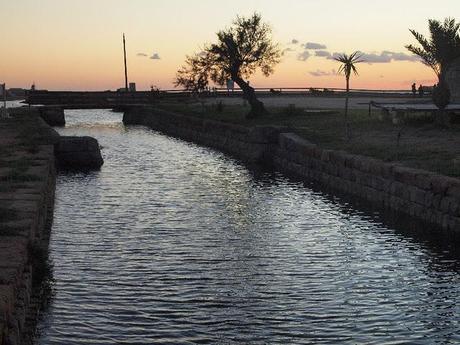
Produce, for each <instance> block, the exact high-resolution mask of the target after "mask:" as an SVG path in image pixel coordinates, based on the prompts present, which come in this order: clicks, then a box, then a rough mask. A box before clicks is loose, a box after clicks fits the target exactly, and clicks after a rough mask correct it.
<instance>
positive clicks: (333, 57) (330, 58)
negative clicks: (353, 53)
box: [326, 52, 343, 60]
mask: <svg viewBox="0 0 460 345" xmlns="http://www.w3.org/2000/svg"><path fill="white" fill-rule="evenodd" d="M342 54H343V53H337V52H335V53H333V54H329V56H326V59H328V60H334V59H336V58H338V57H339V56H340V55H342Z"/></svg>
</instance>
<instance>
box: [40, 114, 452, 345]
mask: <svg viewBox="0 0 460 345" xmlns="http://www.w3.org/2000/svg"><path fill="white" fill-rule="evenodd" d="M66 120H67V127H66V128H65V129H61V130H60V132H61V133H63V134H66V135H91V136H94V137H96V138H97V139H98V140H99V142H100V144H101V145H102V146H103V156H104V159H105V164H104V166H103V168H102V170H101V171H100V172H94V173H90V174H80V173H67V174H61V175H59V177H58V182H57V190H56V209H55V218H54V225H53V230H52V238H51V245H50V250H51V254H50V255H51V257H52V259H53V261H54V277H55V279H56V284H55V290H56V294H55V297H54V299H53V302H52V304H51V307H50V309H49V311H48V313H47V314H46V315H45V316H44V319H43V321H42V322H41V325H40V329H41V337H40V338H39V340H38V344H42V345H45V344H454V343H459V342H460V332H459V326H460V325H459V311H460V307H459V303H458V302H459V296H460V284H459V283H460V265H459V259H458V258H457V257H455V256H454V255H452V253H451V252H450V250H449V248H445V247H438V246H437V245H435V244H433V243H431V242H429V241H427V240H424V239H421V238H417V237H414V236H409V235H407V234H405V233H404V232H401V231H400V230H395V229H392V228H390V227H388V226H385V225H384V224H383V223H382V222H381V221H380V220H379V219H380V218H379V217H378V215H372V214H371V215H369V214H366V213H364V212H360V211H358V210H355V209H354V208H353V207H352V206H350V205H348V204H347V203H343V202H334V201H333V200H331V199H330V198H328V197H327V196H326V195H324V194H321V193H319V192H314V191H313V190H311V189H309V188H308V187H306V186H304V185H303V184H302V183H300V182H295V181H292V180H289V179H287V178H285V177H283V176H282V175H281V174H277V173H266V172H265V173H264V172H255V171H252V170H249V169H248V168H247V167H245V166H244V165H242V164H241V163H239V162H238V161H236V160H234V159H231V158H229V157H228V156H226V155H224V154H222V153H219V152H216V151H213V150H211V149H207V148H203V147H199V146H196V145H194V144H190V143H186V142H183V141H180V140H177V139H173V138H170V137H167V136H165V135H162V134H160V133H158V132H155V131H152V130H150V129H147V128H144V127H127V128H126V127H124V126H123V125H122V124H121V114H117V113H112V112H110V111H108V110H72V111H66Z"/></svg>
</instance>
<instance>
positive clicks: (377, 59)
mask: <svg viewBox="0 0 460 345" xmlns="http://www.w3.org/2000/svg"><path fill="white" fill-rule="evenodd" d="M361 54H362V55H361V60H363V62H366V63H369V64H373V63H389V62H391V55H388V54H384V53H383V52H382V53H380V54H376V53H363V52H361Z"/></svg>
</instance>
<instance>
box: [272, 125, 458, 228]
mask: <svg viewBox="0 0 460 345" xmlns="http://www.w3.org/2000/svg"><path fill="white" fill-rule="evenodd" d="M273 164H274V166H275V167H277V168H278V169H280V170H281V171H283V172H286V173H289V174H294V175H297V176H299V177H301V178H304V179H306V180H310V181H315V182H318V183H320V184H322V185H324V186H328V187H330V188H332V189H336V190H340V191H342V192H344V193H347V194H351V195H354V196H356V197H359V198H361V199H364V200H367V201H369V202H371V203H373V204H374V205H376V206H379V207H380V208H385V209H389V210H392V211H396V212H398V213H403V214H406V215H409V216H412V217H414V218H417V219H419V220H422V221H425V222H427V223H432V224H435V225H437V226H440V227H442V228H443V229H446V230H452V231H455V232H459V231H460V180H458V179H455V178H450V177H446V176H442V175H437V174H434V173H430V172H428V171H424V170H418V169H411V168H407V167H403V166H400V165H397V164H391V163H385V162H382V161H380V160H377V159H373V158H369V157H364V156H359V155H352V154H348V153H346V152H343V151H333V150H325V149H321V148H320V147H318V146H317V145H315V144H312V143H310V142H308V141H307V140H304V139H302V138H300V137H299V136H297V135H295V134H292V133H282V134H280V136H279V141H278V145H277V147H276V150H275V151H274V156H273Z"/></svg>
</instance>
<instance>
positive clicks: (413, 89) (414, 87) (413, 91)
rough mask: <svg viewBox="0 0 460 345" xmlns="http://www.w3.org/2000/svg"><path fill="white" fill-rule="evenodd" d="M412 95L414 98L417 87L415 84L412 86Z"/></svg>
mask: <svg viewBox="0 0 460 345" xmlns="http://www.w3.org/2000/svg"><path fill="white" fill-rule="evenodd" d="M412 95H413V96H414V97H415V96H416V95H417V86H416V85H415V83H413V84H412Z"/></svg>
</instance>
